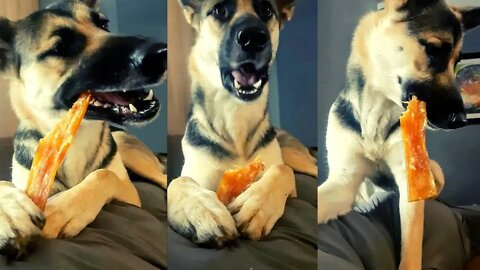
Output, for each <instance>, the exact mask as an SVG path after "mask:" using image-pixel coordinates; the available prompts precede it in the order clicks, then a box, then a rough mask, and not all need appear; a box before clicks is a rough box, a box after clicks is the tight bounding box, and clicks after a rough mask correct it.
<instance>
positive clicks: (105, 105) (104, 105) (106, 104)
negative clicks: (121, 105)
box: [103, 103, 112, 109]
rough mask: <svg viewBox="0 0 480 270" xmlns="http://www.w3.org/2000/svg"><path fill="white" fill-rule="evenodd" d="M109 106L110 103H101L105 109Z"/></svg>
mask: <svg viewBox="0 0 480 270" xmlns="http://www.w3.org/2000/svg"><path fill="white" fill-rule="evenodd" d="M110 107H112V105H110V104H108V103H105V104H103V108H105V109H107V108H110Z"/></svg>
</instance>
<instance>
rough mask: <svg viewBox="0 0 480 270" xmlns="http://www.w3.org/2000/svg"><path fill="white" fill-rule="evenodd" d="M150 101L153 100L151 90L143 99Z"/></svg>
mask: <svg viewBox="0 0 480 270" xmlns="http://www.w3.org/2000/svg"><path fill="white" fill-rule="evenodd" d="M152 99H153V90H152V89H150V91H149V92H148V96H147V97H146V98H144V99H143V100H145V101H149V100H152Z"/></svg>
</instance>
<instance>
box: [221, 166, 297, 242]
mask: <svg viewBox="0 0 480 270" xmlns="http://www.w3.org/2000/svg"><path fill="white" fill-rule="evenodd" d="M294 193H295V180H294V175H293V171H292V170H291V169H290V168H288V167H286V166H284V165H279V166H277V167H272V168H270V169H269V170H268V171H267V172H266V173H265V175H264V176H263V177H262V178H261V179H260V180H258V181H257V182H255V183H253V184H252V185H251V186H250V187H249V188H248V189H247V190H245V192H243V193H242V194H240V195H239V196H238V197H237V198H235V200H233V202H231V203H230V204H229V205H228V209H229V211H230V213H232V215H233V216H234V219H235V222H236V224H237V228H239V230H240V231H241V233H242V234H243V235H244V236H246V237H247V238H249V239H251V240H259V239H260V238H261V237H263V236H266V235H268V234H269V233H270V231H271V230H272V228H273V226H274V225H275V223H276V222H277V220H278V219H279V218H280V217H281V216H282V215H283V212H284V210H285V203H286V200H287V198H288V196H289V195H292V194H294Z"/></svg>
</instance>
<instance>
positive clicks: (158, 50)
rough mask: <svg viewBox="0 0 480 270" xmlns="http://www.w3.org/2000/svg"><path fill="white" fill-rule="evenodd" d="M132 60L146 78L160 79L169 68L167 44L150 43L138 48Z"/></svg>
mask: <svg viewBox="0 0 480 270" xmlns="http://www.w3.org/2000/svg"><path fill="white" fill-rule="evenodd" d="M131 61H132V63H133V65H134V66H135V67H136V68H138V69H139V71H140V74H142V75H143V76H144V77H145V78H148V79H151V80H158V79H160V77H162V75H163V74H164V73H165V71H166V69H167V46H166V45H165V44H164V43H149V44H147V45H145V46H142V47H140V48H138V49H137V50H136V51H135V52H134V53H133V54H132V56H131Z"/></svg>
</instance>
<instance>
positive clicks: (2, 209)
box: [0, 181, 45, 250]
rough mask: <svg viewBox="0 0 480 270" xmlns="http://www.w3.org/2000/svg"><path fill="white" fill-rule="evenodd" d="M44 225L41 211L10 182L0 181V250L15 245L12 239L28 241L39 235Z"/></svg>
mask: <svg viewBox="0 0 480 270" xmlns="http://www.w3.org/2000/svg"><path fill="white" fill-rule="evenodd" d="M44 224H45V218H44V215H43V213H42V211H41V210H40V208H38V207H37V206H36V205H35V204H34V203H33V202H32V201H31V200H30V199H29V198H28V197H27V195H25V193H24V192H23V191H22V190H20V189H18V188H16V187H15V186H14V185H13V184H12V183H11V182H8V181H0V249H3V248H5V247H6V246H7V245H11V244H13V245H15V244H16V243H15V241H13V239H15V238H17V237H21V238H26V239H28V238H29V237H31V236H34V235H38V234H40V231H41V229H42V228H43V225H44ZM14 248H15V249H17V250H18V249H21V248H22V247H19V246H14Z"/></svg>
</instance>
